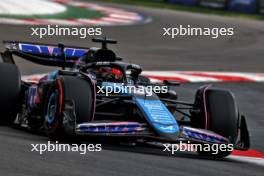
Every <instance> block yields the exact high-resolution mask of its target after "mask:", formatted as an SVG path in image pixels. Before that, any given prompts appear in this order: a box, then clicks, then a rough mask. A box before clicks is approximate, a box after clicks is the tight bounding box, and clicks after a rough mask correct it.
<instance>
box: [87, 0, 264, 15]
mask: <svg viewBox="0 0 264 176" xmlns="http://www.w3.org/2000/svg"><path fill="white" fill-rule="evenodd" d="M90 1H93V2H96V1H102V2H111V3H118V4H130V5H136V6H145V7H152V8H162V9H171V10H179V11H188V12H194V13H203V14H211V15H222V16H230V17H239V18H247V19H256V20H264V15H257V14H245V13H237V12H229V11H225V10H220V9H209V8H203V7H191V6H184V5H178V4H169V3H164V2H158V1H156V2H155V1H150V0H90Z"/></svg>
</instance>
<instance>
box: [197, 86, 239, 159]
mask: <svg viewBox="0 0 264 176" xmlns="http://www.w3.org/2000/svg"><path fill="white" fill-rule="evenodd" d="M196 97H197V96H196ZM198 97H199V96H198ZM196 101H201V100H196ZM205 101H206V102H205V104H206V107H204V106H202V109H203V112H202V115H200V116H198V117H200V118H201V117H202V118H203V119H200V120H197V119H196V121H195V123H199V122H201V124H199V125H198V126H200V127H203V128H205V129H208V130H210V131H213V132H215V133H217V134H220V135H222V136H224V137H226V138H228V139H229V140H230V142H231V143H232V144H233V145H234V144H235V142H236V139H237V136H238V117H239V114H238V108H237V105H236V102H235V99H234V96H233V94H232V93H230V92H229V91H226V90H220V89H208V90H206V91H205ZM196 104H197V102H196ZM198 104H201V105H202V104H203V105H204V102H203V101H202V102H200V103H198ZM194 118H195V117H194ZM231 152H232V151H230V147H229V148H228V151H219V153H217V154H213V152H211V151H209V152H207V151H206V152H205V151H198V153H199V154H201V155H206V156H213V157H218V158H222V157H225V156H228V155H229V154H231Z"/></svg>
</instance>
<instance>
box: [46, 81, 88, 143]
mask: <svg viewBox="0 0 264 176" xmlns="http://www.w3.org/2000/svg"><path fill="white" fill-rule="evenodd" d="M65 100H72V101H73V102H74V105H75V115H76V123H77V124H79V123H84V122H88V121H90V120H91V116H92V107H93V106H92V105H93V104H92V103H93V98H92V88H91V85H90V84H89V82H87V81H86V80H84V79H82V78H78V77H73V76H63V77H60V78H58V79H57V80H56V81H55V82H54V84H53V85H52V86H51V87H50V90H49V92H48V95H47V99H46V103H45V108H44V127H45V130H46V132H47V134H48V136H49V137H50V138H51V139H53V140H55V139H56V140H62V139H63V137H64V136H65V133H64V131H65V129H63V128H64V127H63V124H62V122H63V108H64V102H65Z"/></svg>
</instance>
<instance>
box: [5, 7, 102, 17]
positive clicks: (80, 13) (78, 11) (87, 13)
mask: <svg viewBox="0 0 264 176" xmlns="http://www.w3.org/2000/svg"><path fill="white" fill-rule="evenodd" d="M66 7H67V10H66V11H65V12H61V13H57V14H52V15H30V16H29V15H0V18H17V19H28V18H37V19H72V18H89V19H91V18H99V17H103V16H104V14H102V13H100V12H98V11H95V10H90V9H85V8H79V7H74V6H70V5H68V6H66Z"/></svg>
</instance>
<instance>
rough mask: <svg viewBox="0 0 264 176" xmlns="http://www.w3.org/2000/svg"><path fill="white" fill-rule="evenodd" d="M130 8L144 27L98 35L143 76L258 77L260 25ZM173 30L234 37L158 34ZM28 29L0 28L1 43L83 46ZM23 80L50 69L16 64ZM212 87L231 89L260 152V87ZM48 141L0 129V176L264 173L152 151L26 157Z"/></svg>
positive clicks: (262, 67)
mask: <svg viewBox="0 0 264 176" xmlns="http://www.w3.org/2000/svg"><path fill="white" fill-rule="evenodd" d="M124 8H128V9H134V10H136V11H138V12H140V13H142V14H145V15H147V16H151V17H152V18H153V22H152V23H149V24H144V25H136V26H123V27H107V28H105V29H104V33H105V34H106V35H107V36H110V37H112V38H115V39H118V40H119V42H120V45H117V46H113V48H114V49H115V50H117V51H118V53H120V55H121V56H123V57H126V58H127V59H126V61H130V62H135V63H138V64H141V65H142V66H143V67H144V68H145V69H147V70H213V71H218V70H220V71H221V70H224V71H250V72H251V71H252V72H263V71H264V61H263V55H264V50H263V46H264V45H263V44H264V35H263V34H264V23H262V22H255V21H247V20H238V19H228V18H224V17H215V16H210V17H209V16H204V15H198V14H191V13H184V12H173V11H166V10H153V9H148V8H136V9H135V8H134V7H128V6H125V7H124ZM177 24H191V25H192V24H193V25H196V24H197V25H200V26H227V27H229V26H233V27H235V29H236V30H235V36H234V37H231V38H225V37H223V38H219V39H217V40H216V39H214V40H213V39H209V38H205V37H195V38H188V37H186V38H185V37H179V38H177V39H173V40H172V39H168V38H167V39H165V38H163V37H162V36H161V35H162V27H166V26H174V25H177ZM30 32H31V31H30V28H29V27H23V26H9V25H0V39H1V40H23V41H39V42H49V43H57V42H58V41H62V42H64V43H65V44H71V45H81V46H90V42H89V41H88V40H83V39H78V38H76V37H69V38H63V37H50V38H46V39H43V40H39V39H37V38H35V37H34V38H33V37H30ZM17 62H18V63H19V65H20V68H21V70H22V73H23V74H31V73H40V72H46V71H49V70H51V69H52V68H43V67H41V66H37V65H34V64H31V63H28V62H24V61H21V60H19V59H17ZM199 86H200V84H185V85H182V86H181V87H179V88H176V89H177V90H178V92H179V94H180V99H182V100H187V101H193V100H192V97H193V94H194V92H195V89H196V88H198V87H199ZM215 86H218V87H222V88H226V89H229V90H232V91H233V92H234V94H235V96H236V97H237V100H238V105H239V108H240V110H241V112H242V113H243V114H245V115H246V116H247V120H248V126H249V129H250V133H251V136H252V148H254V149H257V150H260V151H262V152H264V142H263V141H262V140H263V137H264V135H263V125H264V118H263V114H264V108H263V107H264V85H263V84H262V83H236V84H235V83H218V84H216V85H215ZM47 140H48V139H47V137H44V136H39V135H35V134H31V133H28V132H24V131H19V130H16V129H11V128H8V127H0V175H5V176H16V175H19V176H29V175H32V176H33V175H39V176H42V175H49V176H53V175H54V176H55V175H58V176H59V175H95V176H97V175H131V176H132V175H133V176H134V175H263V171H264V169H263V167H261V166H257V165H254V164H248V163H245V162H238V161H234V160H231V159H224V160H212V159H208V158H202V157H199V156H197V155H194V154H189V153H188V154H186V153H177V154H176V155H174V156H171V155H168V154H165V153H162V152H160V151H159V150H152V149H145V148H139V149H138V148H131V147H123V146H122V147H118V146H107V147H105V148H104V147H103V151H102V152H97V153H93V152H91V153H87V154H86V155H80V154H78V153H72V152H64V153H58V152H51V153H46V154H44V155H39V154H38V153H35V152H30V150H31V146H30V144H31V143H33V144H36V143H47Z"/></svg>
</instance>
